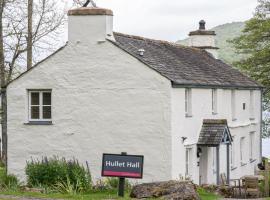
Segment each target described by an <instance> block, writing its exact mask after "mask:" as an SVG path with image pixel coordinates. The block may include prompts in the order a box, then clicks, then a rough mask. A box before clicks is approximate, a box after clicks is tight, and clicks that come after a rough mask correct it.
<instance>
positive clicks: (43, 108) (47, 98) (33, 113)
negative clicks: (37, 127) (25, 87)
mask: <svg viewBox="0 0 270 200" xmlns="http://www.w3.org/2000/svg"><path fill="white" fill-rule="evenodd" d="M51 99H52V97H51V91H29V121H51V118H52V100H51Z"/></svg>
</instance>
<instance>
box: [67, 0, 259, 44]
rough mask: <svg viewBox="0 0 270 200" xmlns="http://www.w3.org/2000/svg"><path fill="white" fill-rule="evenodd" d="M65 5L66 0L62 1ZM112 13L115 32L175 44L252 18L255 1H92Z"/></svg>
mask: <svg viewBox="0 0 270 200" xmlns="http://www.w3.org/2000/svg"><path fill="white" fill-rule="evenodd" d="M63 1H65V0H63ZM69 1H70V0H69ZM95 2H96V4H97V6H98V7H103V8H109V9H112V10H113V12H114V31H118V32H122V33H127V34H133V35H140V36H144V37H149V38H154V39H161V40H168V41H177V40H179V39H184V38H186V37H187V35H188V33H189V32H190V31H191V30H196V29H198V22H199V21H200V20H201V19H204V20H206V23H207V28H212V27H214V26H217V25H221V24H224V23H230V22H236V21H245V20H248V19H249V18H251V17H252V15H253V13H254V9H255V7H256V5H257V0H95Z"/></svg>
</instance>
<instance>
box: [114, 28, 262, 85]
mask: <svg viewBox="0 0 270 200" xmlns="http://www.w3.org/2000/svg"><path fill="white" fill-rule="evenodd" d="M114 37H115V40H116V42H114V41H111V42H113V43H114V44H115V45H117V46H118V47H119V48H121V49H123V50H124V51H126V52H127V53H129V54H130V55H132V56H134V57H135V58H137V59H138V60H140V61H141V62H143V63H144V64H146V65H148V66H149V67H151V68H152V69H154V70H156V71H157V72H159V73H160V74H161V75H163V76H165V77H167V78H168V79H169V80H171V81H172V83H173V85H174V86H176V87H177V86H187V85H188V86H206V87H209V86H210V87H225V88H227V87H229V88H232V87H236V88H238V87H239V88H261V87H262V86H261V85H259V84H258V83H256V82H255V81H254V80H252V79H251V78H249V77H247V76H245V75H243V74H242V73H240V72H239V71H238V70H236V69H234V68H232V67H231V66H229V65H227V64H225V63H224V62H222V61H221V60H218V59H215V58H214V57H212V55H210V54H209V53H207V52H206V51H204V50H202V49H198V48H192V47H186V46H182V45H179V44H174V43H169V42H166V41H160V40H153V39H147V38H143V37H138V36H131V35H125V34H122V33H114ZM139 49H144V50H145V52H144V55H143V56H141V55H140V54H139V51H138V50H139Z"/></svg>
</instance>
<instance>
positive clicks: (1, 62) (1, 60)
mask: <svg viewBox="0 0 270 200" xmlns="http://www.w3.org/2000/svg"><path fill="white" fill-rule="evenodd" d="M4 1H5V0H0V79H1V80H0V81H1V106H2V111H1V126H2V152H1V157H2V161H3V162H4V164H5V166H7V98H6V97H7V96H6V78H5V56H4V43H3V11H4V4H5V2H4Z"/></svg>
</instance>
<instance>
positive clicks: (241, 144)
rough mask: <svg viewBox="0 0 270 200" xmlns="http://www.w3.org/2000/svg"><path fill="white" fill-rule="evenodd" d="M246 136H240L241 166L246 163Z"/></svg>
mask: <svg viewBox="0 0 270 200" xmlns="http://www.w3.org/2000/svg"><path fill="white" fill-rule="evenodd" d="M245 143H246V138H245V137H241V138H240V162H241V166H243V165H246V156H245V154H246V152H245V146H246V144H245Z"/></svg>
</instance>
